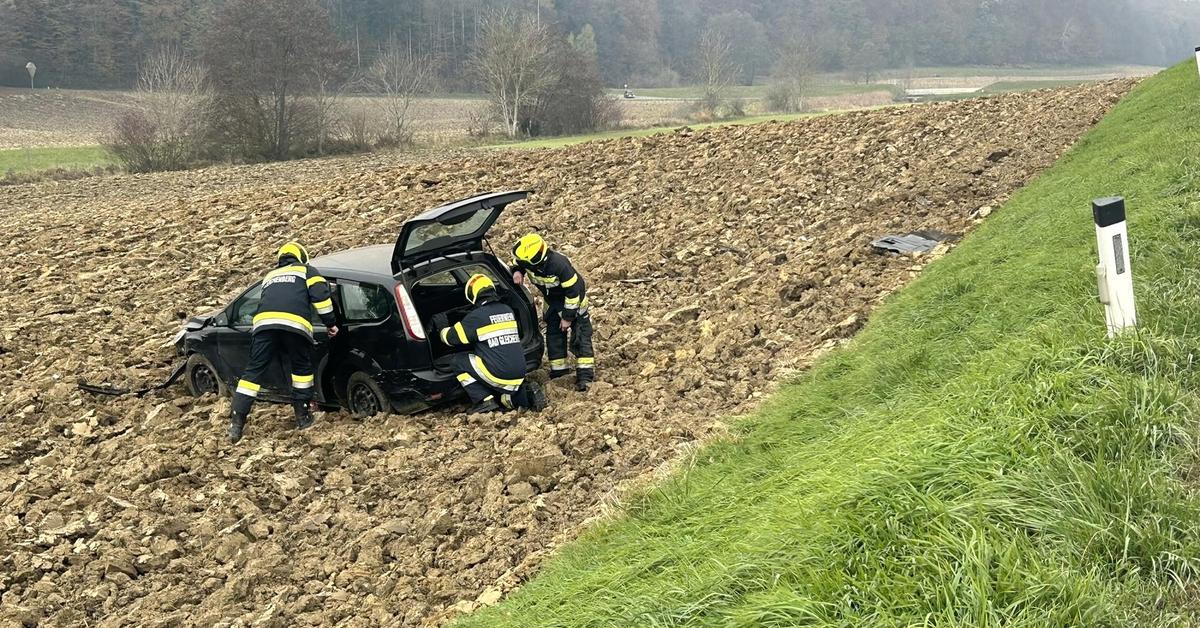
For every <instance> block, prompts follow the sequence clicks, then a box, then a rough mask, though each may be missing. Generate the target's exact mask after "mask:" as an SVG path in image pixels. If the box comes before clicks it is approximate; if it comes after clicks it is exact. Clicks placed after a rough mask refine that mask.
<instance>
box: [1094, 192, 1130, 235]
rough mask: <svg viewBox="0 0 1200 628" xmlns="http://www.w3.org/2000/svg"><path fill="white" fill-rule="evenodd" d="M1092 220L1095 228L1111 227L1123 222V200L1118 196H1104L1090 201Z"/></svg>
mask: <svg viewBox="0 0 1200 628" xmlns="http://www.w3.org/2000/svg"><path fill="white" fill-rule="evenodd" d="M1092 218H1094V219H1095V220H1096V226H1097V227H1111V226H1113V225H1115V224H1117V223H1118V222H1125V199H1124V198H1122V197H1120V196H1106V197H1104V198H1098V199H1096V200H1094V201H1092Z"/></svg>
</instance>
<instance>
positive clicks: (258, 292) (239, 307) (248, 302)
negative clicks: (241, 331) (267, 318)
mask: <svg viewBox="0 0 1200 628" xmlns="http://www.w3.org/2000/svg"><path fill="white" fill-rule="evenodd" d="M261 301H262V284H261V283H260V284H256V285H255V286H254V287H253V288H251V289H249V290H247V291H246V293H245V294H243V295H242V296H240V297H238V300H237V302H235V303H234V304H233V310H232V313H233V316H232V322H231V324H232V325H233V326H234V327H243V326H249V325H251V324H252V323H253V322H254V314H255V313H256V312H258V304H259V303H260V302H261Z"/></svg>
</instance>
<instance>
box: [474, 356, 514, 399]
mask: <svg viewBox="0 0 1200 628" xmlns="http://www.w3.org/2000/svg"><path fill="white" fill-rule="evenodd" d="M469 359H470V361H471V368H472V369H474V370H475V374H476V375H477V376H479V379H482V380H484V381H486V382H488V383H489V384H491V385H493V386H495V387H496V388H499V389H501V390H511V391H513V392H516V391H517V390H518V389H519V388H520V387H521V384H522V383H524V381H525V379H524V378H521V379H501V378H499V377H496V376H495V375H492V373H491V371H489V370H488V369H487V367H486V366H484V364H483V360H480V359H479V356H477V355H475V354H473V353H472V354H471V355H470V356H469Z"/></svg>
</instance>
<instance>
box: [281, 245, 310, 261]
mask: <svg viewBox="0 0 1200 628" xmlns="http://www.w3.org/2000/svg"><path fill="white" fill-rule="evenodd" d="M286 255H291V256H292V257H294V258H296V261H298V262H300V263H301V264H307V263H308V251H306V250H304V247H303V246H301V245H300V243H299V242H295V241H292V242H288V243H287V244H285V245H283V246H281V247H279V253H277V256H278V258H279V259H283V258H284V256H286Z"/></svg>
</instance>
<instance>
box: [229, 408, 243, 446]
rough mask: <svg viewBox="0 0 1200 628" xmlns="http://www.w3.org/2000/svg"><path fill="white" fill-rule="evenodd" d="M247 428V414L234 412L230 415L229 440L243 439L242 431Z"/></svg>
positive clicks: (233, 441)
mask: <svg viewBox="0 0 1200 628" xmlns="http://www.w3.org/2000/svg"><path fill="white" fill-rule="evenodd" d="M245 429H246V415H244V414H238V413H237V412H234V413H233V414H232V415H230V417H229V442H231V443H236V442H238V441H239V440H242V432H243V431H245Z"/></svg>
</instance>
